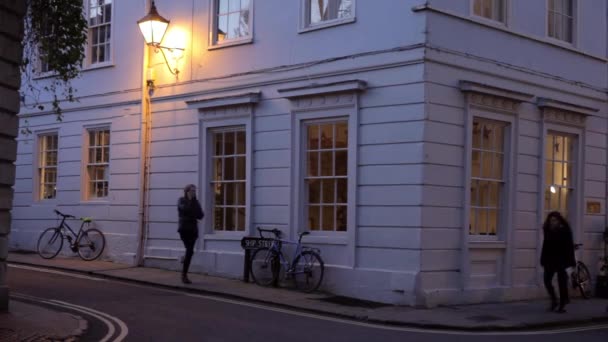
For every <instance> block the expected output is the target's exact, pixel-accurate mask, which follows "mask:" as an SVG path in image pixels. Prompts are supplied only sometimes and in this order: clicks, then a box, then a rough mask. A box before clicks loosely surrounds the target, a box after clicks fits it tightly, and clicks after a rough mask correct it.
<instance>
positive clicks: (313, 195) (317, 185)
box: [307, 179, 321, 203]
mask: <svg viewBox="0 0 608 342" xmlns="http://www.w3.org/2000/svg"><path fill="white" fill-rule="evenodd" d="M307 183H308V203H320V200H321V181H320V180H316V179H314V180H309V181H308V182H307Z"/></svg>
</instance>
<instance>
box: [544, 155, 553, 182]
mask: <svg viewBox="0 0 608 342" xmlns="http://www.w3.org/2000/svg"><path fill="white" fill-rule="evenodd" d="M545 184H547V185H551V184H553V162H551V161H546V162H545Z"/></svg>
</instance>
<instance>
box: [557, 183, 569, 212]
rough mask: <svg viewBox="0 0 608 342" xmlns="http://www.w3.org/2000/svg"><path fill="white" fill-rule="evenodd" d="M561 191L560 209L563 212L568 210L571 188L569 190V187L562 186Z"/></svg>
mask: <svg viewBox="0 0 608 342" xmlns="http://www.w3.org/2000/svg"><path fill="white" fill-rule="evenodd" d="M560 191H561V193H560V204H559V210H560V211H561V212H567V211H568V199H569V198H570V190H568V189H567V188H562V189H560Z"/></svg>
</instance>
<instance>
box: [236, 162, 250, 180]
mask: <svg viewBox="0 0 608 342" xmlns="http://www.w3.org/2000/svg"><path fill="white" fill-rule="evenodd" d="M246 173H247V166H246V165H245V157H237V158H236V179H238V180H244V179H245V177H246V176H245V174H246Z"/></svg>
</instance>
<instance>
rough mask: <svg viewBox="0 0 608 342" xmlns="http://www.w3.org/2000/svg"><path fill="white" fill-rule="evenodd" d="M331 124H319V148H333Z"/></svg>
mask: <svg viewBox="0 0 608 342" xmlns="http://www.w3.org/2000/svg"><path fill="white" fill-rule="evenodd" d="M333 128H334V127H333V125H321V149H329V148H333V147H334V145H333V136H334V132H333Z"/></svg>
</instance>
